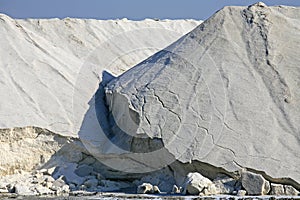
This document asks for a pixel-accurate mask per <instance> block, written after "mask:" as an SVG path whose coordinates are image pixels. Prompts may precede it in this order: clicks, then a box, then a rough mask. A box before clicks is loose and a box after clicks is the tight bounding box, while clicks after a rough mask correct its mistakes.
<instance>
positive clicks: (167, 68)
mask: <svg viewBox="0 0 300 200" xmlns="http://www.w3.org/2000/svg"><path fill="white" fill-rule="evenodd" d="M299 30H300V8H294V7H284V6H278V7H267V6H265V5H264V4H262V3H258V4H255V5H253V6H249V7H247V8H245V7H225V8H224V9H222V10H221V11H219V12H217V13H216V14H215V15H214V16H212V17H211V18H210V19H209V20H207V21H205V22H204V23H202V24H201V25H199V26H198V27H197V28H196V29H194V30H193V31H192V32H190V33H189V34H187V35H186V36H184V37H182V38H181V39H179V40H178V41H177V42H175V43H174V44H172V45H171V46H169V47H168V48H166V49H165V50H163V51H160V52H158V53H157V54H155V55H154V56H152V57H150V58H149V59H147V60H145V61H143V62H142V63H141V64H139V65H137V66H136V67H134V68H132V69H130V70H129V71H127V72H125V73H124V74H122V75H121V76H120V77H118V78H116V79H114V80H113V81H111V82H110V83H109V84H108V85H107V88H106V100H107V105H108V106H109V110H110V115H109V123H110V127H111V130H110V134H109V136H111V141H115V142H114V144H115V145H116V146H118V149H123V150H126V151H130V152H133V153H135V154H137V153H140V152H141V153H144V154H145V153H149V152H152V153H153V155H155V156H153V157H147V156H145V157H144V160H140V157H138V156H136V157H135V156H129V154H124V153H119V155H120V160H122V159H123V160H124V159H125V158H126V157H128V158H130V159H131V160H135V162H136V163H135V165H139V164H140V163H143V165H144V166H143V165H142V164H140V167H141V168H142V167H144V168H145V167H153V166H154V167H155V163H161V164H163V163H162V162H163V161H162V159H163V157H160V154H159V153H155V152H159V150H161V149H164V153H165V154H166V155H167V154H168V155H169V157H168V159H169V158H170V159H172V158H174V160H178V161H180V162H182V163H187V162H192V161H201V162H205V163H208V164H210V165H213V166H215V167H220V168H223V169H225V170H227V171H228V172H233V171H236V170H239V169H241V168H248V169H249V170H253V171H256V172H259V173H263V174H265V176H266V177H268V178H269V179H272V180H273V181H279V182H285V181H291V182H293V185H295V186H297V187H298V188H299V183H300V168H299V165H300V87H299V86H300V82H299V80H300V57H299V55H300V39H299V38H300V31H299ZM114 138H119V139H114ZM120 138H125V139H126V140H123V141H122V142H118V141H120ZM99 149H100V147H99ZM111 152H112V150H110V152H108V150H103V149H101V150H99V151H98V157H101V156H102V157H103V158H108V157H109V156H110V154H109V153H111ZM161 152H162V151H161ZM161 152H160V153H161ZM115 154H118V151H117V148H116V150H115ZM123 160H122V162H124V163H125V161H123ZM149 160H151V161H149ZM148 161H149V162H148ZM131 162H133V161H131ZM128 163H129V162H128ZM124 168H125V167H124ZM296 182H297V183H296Z"/></svg>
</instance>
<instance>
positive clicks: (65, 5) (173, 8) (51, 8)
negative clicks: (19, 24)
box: [0, 0, 300, 20]
mask: <svg viewBox="0 0 300 200" xmlns="http://www.w3.org/2000/svg"><path fill="white" fill-rule="evenodd" d="M255 2H257V0H151V1H150V0H149V1H146V0H0V12H1V13H4V14H7V15H9V16H11V17H14V18H54V17H58V18H65V17H76V18H95V19H117V18H124V17H126V18H128V19H132V20H141V19H144V18H159V19H190V18H192V19H207V18H208V17H209V16H211V15H212V14H213V13H214V12H216V11H217V10H219V9H221V8H222V7H224V6H226V5H250V4H253V3H255ZM264 2H265V3H266V4H267V5H282V4H283V5H291V6H300V0H266V1H264Z"/></svg>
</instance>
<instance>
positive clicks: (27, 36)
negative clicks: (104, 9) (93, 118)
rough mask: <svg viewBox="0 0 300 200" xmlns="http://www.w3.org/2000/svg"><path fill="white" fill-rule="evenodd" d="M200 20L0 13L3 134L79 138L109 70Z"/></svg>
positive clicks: (134, 60)
mask: <svg viewBox="0 0 300 200" xmlns="http://www.w3.org/2000/svg"><path fill="white" fill-rule="evenodd" d="M199 23H201V22H200V21H195V20H162V21H155V20H150V19H146V20H144V21H130V20H127V19H122V20H105V21H102V20H90V19H89V20H86V19H70V18H66V19H63V20H60V19H28V20H15V19H11V18H10V17H8V16H6V15H3V14H1V15H0V34H1V38H0V44H1V48H0V55H1V60H0V93H1V99H0V128H14V127H24V126H35V127H41V128H47V129H49V130H50V131H52V132H55V133H59V134H63V135H66V136H75V137H77V134H78V130H79V129H80V126H81V124H82V120H83V118H84V115H85V112H86V110H87V109H88V107H89V104H88V103H89V101H90V99H91V98H92V96H93V95H94V93H95V91H96V90H97V88H98V84H99V83H100V82H101V80H102V75H101V73H102V72H103V70H107V71H109V72H110V73H112V74H113V75H119V74H120V73H122V72H124V71H126V70H127V69H129V68H130V67H132V66H134V65H136V64H138V63H139V62H140V61H142V60H144V59H146V58H147V57H149V56H150V55H152V54H153V53H155V52H157V51H159V50H161V49H163V48H165V47H166V46H167V45H169V44H171V43H172V42H174V41H175V40H177V39H178V38H179V37H181V36H182V35H184V34H185V33H187V32H189V31H190V30H192V29H193V28H195V27H196V26H197V25H198V24H199Z"/></svg>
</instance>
